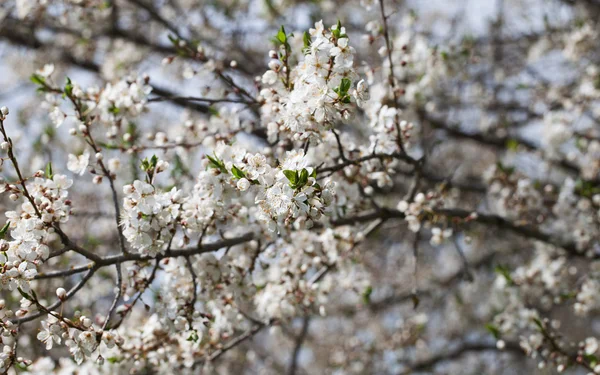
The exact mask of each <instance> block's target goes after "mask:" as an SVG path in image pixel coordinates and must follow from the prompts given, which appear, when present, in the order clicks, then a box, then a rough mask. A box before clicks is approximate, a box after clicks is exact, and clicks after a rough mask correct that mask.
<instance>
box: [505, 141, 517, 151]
mask: <svg viewBox="0 0 600 375" xmlns="http://www.w3.org/2000/svg"><path fill="white" fill-rule="evenodd" d="M518 147H519V141H517V140H516V139H509V140H507V141H506V148H507V149H509V150H510V151H517V148H518Z"/></svg>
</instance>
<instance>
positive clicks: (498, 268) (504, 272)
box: [494, 265, 514, 285]
mask: <svg viewBox="0 0 600 375" xmlns="http://www.w3.org/2000/svg"><path fill="white" fill-rule="evenodd" d="M494 271H495V272H496V273H497V274H499V275H502V276H503V277H504V278H505V279H506V281H507V282H508V284H509V285H512V284H514V281H513V279H512V276H511V275H510V270H509V269H508V267H506V266H503V265H497V266H496V267H495V268H494Z"/></svg>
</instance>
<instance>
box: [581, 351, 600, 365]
mask: <svg viewBox="0 0 600 375" xmlns="http://www.w3.org/2000/svg"><path fill="white" fill-rule="evenodd" d="M583 358H585V360H586V362H587V363H588V364H589V365H590V367H596V365H597V364H598V357H596V356H595V355H593V354H583Z"/></svg>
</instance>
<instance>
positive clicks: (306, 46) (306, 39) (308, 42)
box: [302, 31, 312, 50]
mask: <svg viewBox="0 0 600 375" xmlns="http://www.w3.org/2000/svg"><path fill="white" fill-rule="evenodd" d="M302 40H303V41H304V49H305V50H306V49H309V48H310V45H311V44H312V39H311V37H310V34H309V33H308V31H305V32H304V35H303V36H302Z"/></svg>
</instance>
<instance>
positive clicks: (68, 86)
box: [64, 77, 73, 96]
mask: <svg viewBox="0 0 600 375" xmlns="http://www.w3.org/2000/svg"><path fill="white" fill-rule="evenodd" d="M64 92H65V95H67V96H71V95H73V83H72V82H71V79H70V78H69V77H67V83H66V84H65V89H64Z"/></svg>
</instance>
